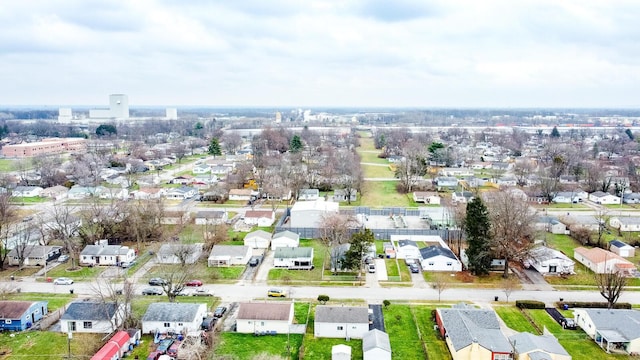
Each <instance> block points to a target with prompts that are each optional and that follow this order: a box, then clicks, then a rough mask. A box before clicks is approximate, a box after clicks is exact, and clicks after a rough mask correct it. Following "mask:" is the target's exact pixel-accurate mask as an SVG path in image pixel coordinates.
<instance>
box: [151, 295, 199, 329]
mask: <svg viewBox="0 0 640 360" xmlns="http://www.w3.org/2000/svg"><path fill="white" fill-rule="evenodd" d="M206 316H207V304H204V303H178V302H157V303H151V304H149V307H148V308H147V312H145V314H144V315H143V316H142V320H141V321H142V333H143V334H153V333H160V334H166V333H168V332H172V333H183V334H186V333H189V332H192V331H197V330H199V329H200V324H202V319H204V318H205V317H206Z"/></svg>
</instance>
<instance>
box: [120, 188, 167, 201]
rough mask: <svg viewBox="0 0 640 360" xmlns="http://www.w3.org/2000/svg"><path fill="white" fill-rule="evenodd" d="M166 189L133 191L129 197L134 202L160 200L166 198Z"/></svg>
mask: <svg viewBox="0 0 640 360" xmlns="http://www.w3.org/2000/svg"><path fill="white" fill-rule="evenodd" d="M166 194H167V189H164V188H149V187H147V188H140V190H134V191H132V192H131V193H130V194H129V197H133V198H134V199H136V200H149V199H160V198H161V197H163V196H166Z"/></svg>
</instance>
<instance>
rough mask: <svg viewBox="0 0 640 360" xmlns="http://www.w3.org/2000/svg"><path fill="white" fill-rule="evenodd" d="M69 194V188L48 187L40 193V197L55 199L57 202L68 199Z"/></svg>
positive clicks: (59, 186) (60, 186)
mask: <svg viewBox="0 0 640 360" xmlns="http://www.w3.org/2000/svg"><path fill="white" fill-rule="evenodd" d="M68 192H69V188H67V187H66V186H62V185H56V186H52V187H48V188H46V189H44V190H42V192H41V193H40V196H44V197H48V198H53V199H56V200H59V199H64V198H66V197H67V193H68Z"/></svg>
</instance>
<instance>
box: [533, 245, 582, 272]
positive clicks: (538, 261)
mask: <svg viewBox="0 0 640 360" xmlns="http://www.w3.org/2000/svg"><path fill="white" fill-rule="evenodd" d="M524 265H525V267H530V266H532V267H533V268H534V269H536V270H537V271H538V272H539V273H540V274H542V275H553V274H574V271H573V267H574V262H573V260H571V259H570V258H569V257H568V256H567V255H565V254H563V253H562V252H560V251H558V250H555V249H551V248H548V247H546V246H539V247H536V248H534V249H532V250H531V251H530V252H529V258H528V259H527V260H526V261H525V262H524Z"/></svg>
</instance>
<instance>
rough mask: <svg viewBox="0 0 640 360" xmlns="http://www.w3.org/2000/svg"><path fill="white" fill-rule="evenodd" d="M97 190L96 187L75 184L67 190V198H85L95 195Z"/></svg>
mask: <svg viewBox="0 0 640 360" xmlns="http://www.w3.org/2000/svg"><path fill="white" fill-rule="evenodd" d="M95 192H96V188H95V187H87V186H80V185H73V186H72V187H71V189H69V191H67V198H69V199H74V200H78V199H84V198H88V197H91V196H93V194H94V193H95Z"/></svg>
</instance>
